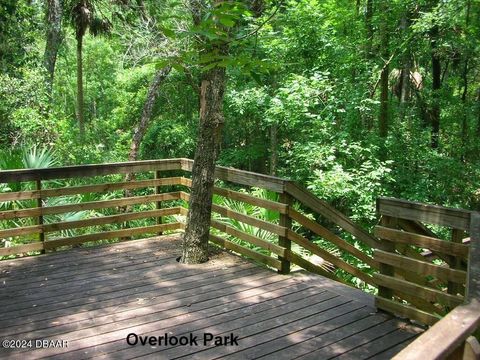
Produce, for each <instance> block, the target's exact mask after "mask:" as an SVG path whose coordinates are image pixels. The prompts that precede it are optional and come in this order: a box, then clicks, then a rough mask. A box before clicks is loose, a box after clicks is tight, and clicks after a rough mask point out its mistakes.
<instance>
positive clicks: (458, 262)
mask: <svg viewBox="0 0 480 360" xmlns="http://www.w3.org/2000/svg"><path fill="white" fill-rule="evenodd" d="M464 237H465V232H464V231H463V230H460V229H455V228H453V229H452V242H454V243H457V244H461V243H462V240H463V238H464ZM448 265H449V266H450V268H451V269H459V270H465V269H462V258H461V257H459V256H449V263H448ZM461 288H462V287H461V286H460V284H457V283H454V282H452V281H449V282H448V288H447V292H448V293H449V294H452V295H457V293H461V294H462V295H463V290H462V289H461Z"/></svg>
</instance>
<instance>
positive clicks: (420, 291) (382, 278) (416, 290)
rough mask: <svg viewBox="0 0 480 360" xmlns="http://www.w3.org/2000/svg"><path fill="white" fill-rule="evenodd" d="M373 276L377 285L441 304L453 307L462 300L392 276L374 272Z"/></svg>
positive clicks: (459, 297)
mask: <svg viewBox="0 0 480 360" xmlns="http://www.w3.org/2000/svg"><path fill="white" fill-rule="evenodd" d="M373 277H374V278H375V281H376V282H377V284H378V285H379V286H385V287H388V288H389V289H392V290H398V291H400V292H403V293H406V294H408V295H411V296H415V297H418V298H420V299H421V300H426V301H428V302H432V303H441V304H442V305H448V306H450V307H452V308H453V307H455V306H457V305H460V304H461V303H462V302H463V300H464V299H463V297H461V296H456V295H450V294H447V293H444V292H442V291H439V290H435V289H431V288H428V287H425V286H420V285H417V284H414V283H411V282H409V281H406V280H402V279H399V278H395V277H392V276H387V275H382V274H374V275H373Z"/></svg>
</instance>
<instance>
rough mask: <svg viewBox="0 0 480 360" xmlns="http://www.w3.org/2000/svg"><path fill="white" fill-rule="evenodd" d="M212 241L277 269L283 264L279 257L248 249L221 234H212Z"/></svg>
mask: <svg viewBox="0 0 480 360" xmlns="http://www.w3.org/2000/svg"><path fill="white" fill-rule="evenodd" d="M210 241H211V242H213V243H214V244H217V245H219V246H221V247H223V248H225V249H227V250H232V251H235V252H237V253H239V254H242V255H245V256H247V257H249V258H252V259H253V260H255V261H258V262H260V263H262V264H265V265H268V266H271V267H273V268H275V269H277V270H279V269H280V265H281V264H280V261H278V260H277V259H274V258H272V257H270V256H266V255H263V254H260V253H258V252H256V251H253V250H250V249H247V248H246V247H243V246H241V245H238V244H235V243H234V242H231V241H228V240H225V239H224V238H222V237H220V236H217V235H213V234H210Z"/></svg>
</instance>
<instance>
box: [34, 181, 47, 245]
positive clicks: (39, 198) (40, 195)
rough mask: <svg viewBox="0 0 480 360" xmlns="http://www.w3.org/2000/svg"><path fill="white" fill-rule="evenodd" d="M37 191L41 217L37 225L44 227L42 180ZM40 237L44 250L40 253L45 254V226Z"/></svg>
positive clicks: (37, 182)
mask: <svg viewBox="0 0 480 360" xmlns="http://www.w3.org/2000/svg"><path fill="white" fill-rule="evenodd" d="M36 190H37V191H38V192H39V197H38V198H37V207H38V208H39V209H40V215H39V216H38V218H37V223H38V225H43V215H42V207H43V201H42V192H41V191H42V180H37V181H36ZM38 235H39V240H40V241H41V242H42V250H41V251H40V253H41V254H45V233H44V232H43V226H42V231H41V232H40V233H39V234H38Z"/></svg>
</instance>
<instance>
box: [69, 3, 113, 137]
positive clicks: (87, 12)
mask: <svg viewBox="0 0 480 360" xmlns="http://www.w3.org/2000/svg"><path fill="white" fill-rule="evenodd" d="M69 15H70V20H71V23H72V25H73V27H74V29H75V39H76V41H77V109H76V110H77V121H78V127H79V131H80V139H81V140H82V139H83V138H84V136H85V112H84V100H83V98H84V92H83V38H84V36H85V34H86V33H87V30H88V29H89V28H90V32H91V33H92V35H94V36H96V35H100V34H105V33H107V32H108V31H109V30H110V27H111V23H110V21H108V20H107V19H106V18H99V17H96V16H95V2H94V1H92V0H72V2H71V5H70V14H69Z"/></svg>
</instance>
